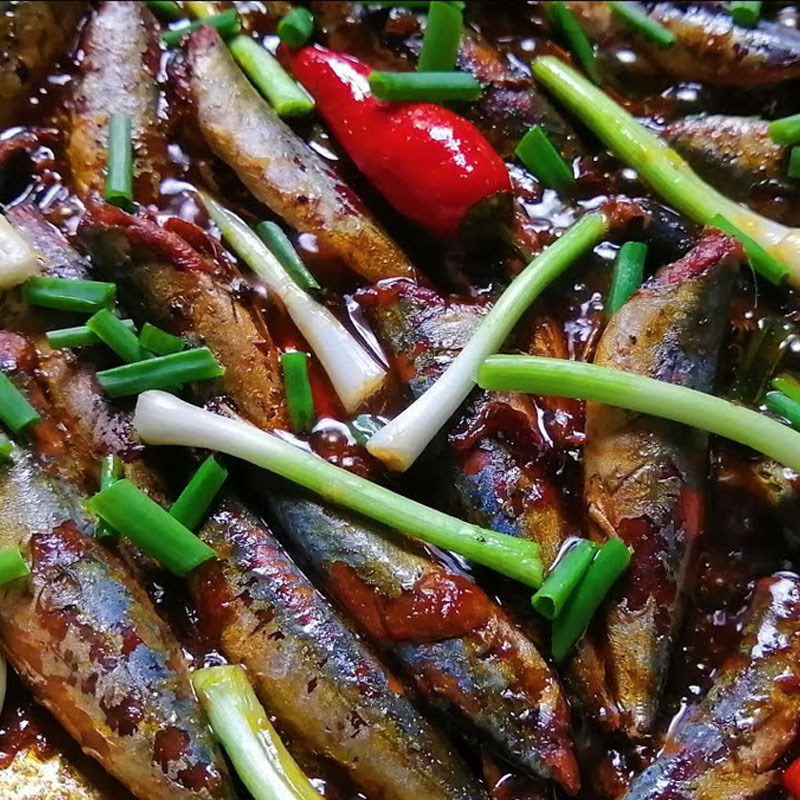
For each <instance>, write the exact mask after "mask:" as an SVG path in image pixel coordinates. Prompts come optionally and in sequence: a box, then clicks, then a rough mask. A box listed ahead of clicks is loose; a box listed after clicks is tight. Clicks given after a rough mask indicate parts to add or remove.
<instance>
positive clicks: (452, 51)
mask: <svg viewBox="0 0 800 800" xmlns="http://www.w3.org/2000/svg"><path fill="white" fill-rule="evenodd" d="M463 23H464V19H463V14H462V12H461V10H460V9H458V8H456V7H455V6H453V5H450V3H442V2H438V1H435V2H432V3H431V5H430V10H429V13H428V22H427V25H426V26H425V36H424V37H423V39H422V51H421V52H420V54H419V62H418V64H417V69H418V70H419V71H420V72H446V71H448V70H452V69H454V68H455V65H456V58H457V57H458V45H459V43H460V42H461V27H462V25H463Z"/></svg>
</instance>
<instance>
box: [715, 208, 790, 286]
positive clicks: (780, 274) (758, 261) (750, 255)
mask: <svg viewBox="0 0 800 800" xmlns="http://www.w3.org/2000/svg"><path fill="white" fill-rule="evenodd" d="M708 224H709V225H712V226H713V227H715V228H719V229H720V230H721V231H724V232H725V233H727V234H728V235H729V236H733V237H734V238H735V239H738V240H739V242H741V244H742V247H744V252H745V254H746V255H747V260H748V261H749V262H750V266H752V267H753V269H754V270H755V271H756V272H757V273H758V274H759V275H761V276H762V277H764V278H766V279H767V280H768V281H769V282H770V283H774V284H775V285H776V286H780V285H781V284H782V283H783V282H784V281H785V280H786V279H787V277H788V276H789V268H788V267H787V266H786V265H785V264H782V263H781V262H780V261H778V259H777V258H775V256H773V255H771V254H770V253H768V252H767V251H766V250H765V249H764V248H763V247H762V246H761V245H760V244H759V243H758V242H757V241H755V239H752V238H751V237H750V236H748V235H747V234H746V233H745V232H744V231H743V230H741V229H739V228H737V227H736V226H735V225H734V224H733V223H732V222H731V221H730V220H728V219H725V217H723V216H722V214H715V215H714V216H713V217H712V218H711V221H710V222H709V223H708Z"/></svg>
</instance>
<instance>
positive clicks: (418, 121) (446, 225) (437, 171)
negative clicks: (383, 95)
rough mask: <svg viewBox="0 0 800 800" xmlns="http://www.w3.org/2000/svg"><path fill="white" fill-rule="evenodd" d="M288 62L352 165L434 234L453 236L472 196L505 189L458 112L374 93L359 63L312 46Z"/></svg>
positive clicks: (504, 178) (500, 167) (503, 175)
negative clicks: (394, 100)
mask: <svg viewBox="0 0 800 800" xmlns="http://www.w3.org/2000/svg"><path fill="white" fill-rule="evenodd" d="M291 63H292V68H293V70H294V74H295V77H296V78H297V79H298V80H299V81H300V82H301V83H302V84H303V85H304V86H305V87H306V89H308V91H309V92H311V94H312V95H313V96H314V99H315V100H316V103H317V108H318V109H319V111H320V113H321V114H322V116H323V117H324V119H325V121H326V122H327V124H328V126H329V127H330V129H331V130H332V131H333V133H334V135H335V136H336V138H337V139H338V141H339V143H340V144H341V145H342V147H343V148H344V149H345V150H346V151H347V153H348V155H349V156H350V157H351V158H352V159H353V161H354V162H355V164H356V166H357V167H358V168H359V169H360V170H361V171H362V172H363V173H364V174H365V175H366V176H367V178H369V180H370V181H371V182H372V183H373V184H374V185H375V186H376V188H377V189H378V190H379V191H380V192H381V194H383V195H384V197H385V198H386V199H387V200H388V201H389V202H390V203H391V204H392V205H393V206H394V207H395V208H396V209H397V211H399V212H400V213H401V214H403V215H404V216H406V217H408V218H409V219H411V220H413V221H414V222H416V223H418V224H419V225H421V226H423V227H424V228H426V229H428V230H429V231H431V232H432V233H434V234H436V235H437V236H443V237H445V238H452V237H454V236H456V235H457V234H458V232H459V226H460V224H461V221H462V220H463V219H464V217H465V215H466V214H467V212H468V211H469V210H470V209H471V208H473V207H474V206H475V205H476V204H477V203H479V202H481V201H482V200H486V199H487V198H489V197H491V196H492V195H495V194H497V193H499V192H510V191H511V181H510V179H509V177H508V170H507V169H506V166H505V164H504V163H503V161H502V159H501V158H500V156H498V154H497V153H496V152H495V151H494V150H493V149H492V146H491V145H490V144H489V142H487V141H486V139H485V138H484V137H483V135H482V134H481V133H480V132H479V131H478V130H477V128H475V127H474V126H473V125H472V124H471V123H470V122H468V121H467V120H465V119H464V118H463V117H460V116H458V114H455V113H453V112H452V111H449V110H448V109H446V108H444V107H442V106H438V105H435V104H433V103H386V102H382V101H380V100H376V99H375V98H374V97H373V96H372V94H371V92H370V89H369V80H368V79H369V74H370V71H371V70H370V68H369V67H368V66H367V65H366V64H363V63H362V62H360V61H359V60H358V59H356V58H353V57H352V56H349V55H346V54H344V53H336V52H334V51H332V50H328V49H327V48H324V47H320V46H319V45H315V46H313V47H305V48H303V49H302V50H300V51H299V52H298V53H296V54H295V55H294V56H293V57H292V61H291Z"/></svg>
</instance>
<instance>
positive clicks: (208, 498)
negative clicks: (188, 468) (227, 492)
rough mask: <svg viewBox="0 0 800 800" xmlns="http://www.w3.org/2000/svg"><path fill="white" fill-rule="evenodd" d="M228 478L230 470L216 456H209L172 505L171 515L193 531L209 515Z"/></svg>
mask: <svg viewBox="0 0 800 800" xmlns="http://www.w3.org/2000/svg"><path fill="white" fill-rule="evenodd" d="M227 477H228V470H226V469H225V467H221V466H220V465H219V463H218V462H217V460H216V459H215V458H214V456H209V457H208V458H207V459H206V460H205V461H204V462H203V463H202V464H201V465H200V468H199V469H198V470H197V472H195V474H194V475H192V479H191V480H190V481H189V483H187V484H186V488H185V489H184V490H183V491H182V492H181V493H180V496H179V497H178V499H177V500H176V501H175V502H174V503H173V504H172V508H170V510H169V513H170V514H172V516H173V517H175V519H176V520H178V522H180V523H181V524H182V525H184V526H185V527H187V528H188V529H189V530H190V531H193V530H194V529H195V528H196V527H197V526H198V525H199V524H200V520H202V519H203V517H204V516H205V515H206V514H207V513H208V509H209V508H210V506H211V503H212V502H213V500H214V498H215V497H216V496H217V492H219V490H220V489H221V488H222V484H223V483H225V481H226V479H227Z"/></svg>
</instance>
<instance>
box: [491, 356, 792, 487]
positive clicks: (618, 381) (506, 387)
mask: <svg viewBox="0 0 800 800" xmlns="http://www.w3.org/2000/svg"><path fill="white" fill-rule="evenodd" d="M478 385H479V386H480V387H481V388H482V389H489V390H492V391H501V392H529V393H532V394H544V395H554V396H556V397H571V398H573V399H575V400H594V401H596V402H598V403H606V404H607V405H610V406H619V407H620V408H626V409H628V410H629V411H639V412H641V413H642V414H652V415H653V416H655V417H663V418H664V419H670V420H673V421H674V422H681V423H683V424H684V425H690V426H692V427H696V428H701V429H703V430H706V431H709V432H710V433H715V434H717V435H718V436H724V437H726V438H727V439H731V440H732V441H734V442H739V444H743V445H746V446H747V447H752V448H753V449H754V450H758V451H759V452H761V453H763V454H764V455H766V456H769V457H770V458H774V459H775V460H776V461H779V462H780V463H781V464H783V465H784V466H787V467H791V468H792V469H793V470H795V471H796V472H800V434H798V433H795V432H794V431H788V430H787V429H786V426H784V425H781V424H780V423H779V422H776V421H775V420H774V419H770V418H769V417H767V416H765V415H764V414H759V413H758V412H757V411H752V410H751V409H749V408H743V407H742V406H739V405H736V404H734V403H731V402H730V401H728V400H723V399H722V398H721V397H714V395H711V394H705V392H698V391H695V390H694V389H687V388H686V387H685V386H676V385H674V384H672V383H665V382H664V381H658V380H655V379H653V378H647V377H645V376H643V375H634V374H632V373H629V372H623V371H621V370H618V369H611V368H610V367H600V366H597V365H596V364H583V363H579V362H576V361H567V360H563V359H558V358H539V357H537V356H492V357H491V358H488V359H486V361H485V362H484V364H483V366H482V367H481V368H480V370H479V371H478Z"/></svg>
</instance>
